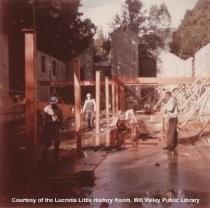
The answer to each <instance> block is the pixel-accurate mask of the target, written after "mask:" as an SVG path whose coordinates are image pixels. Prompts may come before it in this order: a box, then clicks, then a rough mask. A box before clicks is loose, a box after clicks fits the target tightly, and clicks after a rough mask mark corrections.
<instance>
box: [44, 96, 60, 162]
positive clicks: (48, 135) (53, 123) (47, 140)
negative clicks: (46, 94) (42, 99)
mask: <svg viewBox="0 0 210 208" xmlns="http://www.w3.org/2000/svg"><path fill="white" fill-rule="evenodd" d="M57 103H58V98H57V97H56V96H51V97H50V104H49V105H47V106H46V107H45V108H44V112H43V128H44V141H43V143H44V148H43V158H46V155H47V152H48V149H49V147H50V145H51V142H52V141H53V142H54V159H55V160H58V159H59V146H60V131H61V130H62V129H63V113H62V110H61V109H60V108H59V106H58V105H57Z"/></svg>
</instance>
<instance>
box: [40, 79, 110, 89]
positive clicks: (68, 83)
mask: <svg viewBox="0 0 210 208" xmlns="http://www.w3.org/2000/svg"><path fill="white" fill-rule="evenodd" d="M38 83H39V85H49V86H51V87H65V86H74V83H73V82H71V81H51V82H49V81H39V82H38ZM100 84H101V85H105V81H104V80H102V81H101V82H100ZM111 84H112V81H109V85H111ZM95 85H96V81H95V80H93V81H89V80H85V81H80V86H95Z"/></svg>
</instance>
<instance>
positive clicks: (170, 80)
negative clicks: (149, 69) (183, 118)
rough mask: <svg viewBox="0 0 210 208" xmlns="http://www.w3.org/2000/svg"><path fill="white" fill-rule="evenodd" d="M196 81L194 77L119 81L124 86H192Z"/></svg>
mask: <svg viewBox="0 0 210 208" xmlns="http://www.w3.org/2000/svg"><path fill="white" fill-rule="evenodd" d="M197 79H198V78H195V77H168V78H165V77H138V78H136V79H123V80H121V81H122V82H124V84H125V85H144V84H153V85H154V84H162V85H179V84H192V83H194V82H195V81H196V80H197ZM201 79H202V78H201ZM203 79H205V78H203ZM201 82H202V80H201ZM207 82H210V78H209V79H208V80H207Z"/></svg>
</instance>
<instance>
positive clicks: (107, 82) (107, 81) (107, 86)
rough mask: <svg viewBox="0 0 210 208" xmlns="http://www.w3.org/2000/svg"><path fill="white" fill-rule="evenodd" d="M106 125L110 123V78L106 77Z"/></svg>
mask: <svg viewBox="0 0 210 208" xmlns="http://www.w3.org/2000/svg"><path fill="white" fill-rule="evenodd" d="M105 102H106V103H105V104H106V125H107V128H108V125H109V78H108V77H105Z"/></svg>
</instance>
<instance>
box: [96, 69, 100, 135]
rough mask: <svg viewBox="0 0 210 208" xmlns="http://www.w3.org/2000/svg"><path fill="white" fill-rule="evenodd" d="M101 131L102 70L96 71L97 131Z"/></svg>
mask: <svg viewBox="0 0 210 208" xmlns="http://www.w3.org/2000/svg"><path fill="white" fill-rule="evenodd" d="M99 132H100V71H99V70H97V71H96V133H99Z"/></svg>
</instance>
